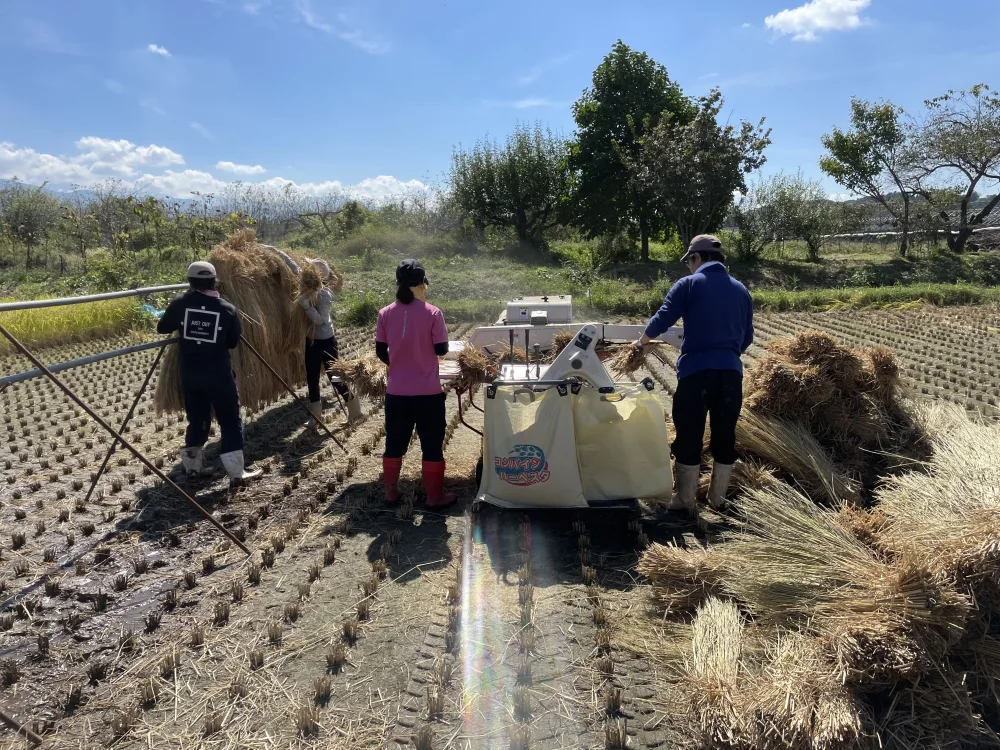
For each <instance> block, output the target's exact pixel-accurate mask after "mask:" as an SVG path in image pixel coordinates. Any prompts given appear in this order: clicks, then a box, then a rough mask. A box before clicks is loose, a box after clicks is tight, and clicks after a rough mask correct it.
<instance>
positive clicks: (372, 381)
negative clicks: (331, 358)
mask: <svg viewBox="0 0 1000 750" xmlns="http://www.w3.org/2000/svg"><path fill="white" fill-rule="evenodd" d="M330 372H332V373H333V374H334V375H336V376H338V377H339V378H341V379H342V380H343V381H344V382H345V383H347V385H348V387H349V388H350V389H351V393H353V394H354V395H355V396H361V397H364V398H367V399H369V400H370V401H381V400H383V399H385V389H386V381H387V379H388V376H389V371H388V369H387V368H386V366H385V364H384V363H383V362H382V360H380V359H379V358H378V357H377V356H375V354H374V353H371V354H366V355H365V356H363V357H361V358H360V359H351V360H343V359H340V360H337V361H336V362H334V363H333V365H331V367H330Z"/></svg>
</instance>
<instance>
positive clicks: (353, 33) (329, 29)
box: [295, 0, 391, 55]
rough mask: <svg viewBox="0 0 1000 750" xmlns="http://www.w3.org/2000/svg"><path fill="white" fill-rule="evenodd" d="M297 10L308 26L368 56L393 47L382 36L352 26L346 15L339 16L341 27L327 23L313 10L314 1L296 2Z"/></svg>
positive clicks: (299, 0) (300, 0) (297, 0)
mask: <svg viewBox="0 0 1000 750" xmlns="http://www.w3.org/2000/svg"><path fill="white" fill-rule="evenodd" d="M295 10H296V11H297V12H298V14H299V18H300V19H301V20H302V22H303V23H304V24H305V25H306V26H308V27H310V28H312V29H316V30H317V31H322V32H323V33H324V34H331V35H333V36H336V37H337V38H338V39H340V40H342V41H345V42H347V43H348V44H350V45H352V46H354V47H357V48H358V49H360V50H362V51H363V52H367V53H368V54H371V55H380V54H383V53H385V52H388V51H389V49H390V47H391V45H390V44H389V43H388V42H387V41H386V40H385V39H383V38H382V37H381V36H379V35H377V34H369V33H367V32H364V31H362V30H361V29H358V28H355V27H354V26H353V25H352V24H351V19H350V18H349V17H348V16H347V15H346V14H344V13H340V14H338V15H337V21H338V23H339V25H335V24H332V23H330V22H328V21H326V20H325V19H324V18H322V17H321V16H320V15H319V14H318V13H317V12H316V10H315V9H314V8H313V4H312V0H295Z"/></svg>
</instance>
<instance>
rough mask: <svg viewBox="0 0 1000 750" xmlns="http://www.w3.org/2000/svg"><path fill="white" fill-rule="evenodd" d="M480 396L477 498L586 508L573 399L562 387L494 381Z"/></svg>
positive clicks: (497, 502)
mask: <svg viewBox="0 0 1000 750" xmlns="http://www.w3.org/2000/svg"><path fill="white" fill-rule="evenodd" d="M492 391H493V389H489V390H488V392H487V397H486V398H485V399H484V406H483V408H484V411H485V419H484V424H485V427H486V429H485V434H484V436H483V464H484V465H483V480H482V484H481V486H480V488H479V499H480V500H485V501H486V502H490V503H493V504H494V505H500V506H514V505H516V506H519V507H522V506H536V507H544V508H567V507H568V508H578V507H585V506H586V505H587V501H586V499H585V497H584V494H583V486H582V484H581V482H580V467H579V464H578V463H577V455H576V450H575V448H574V446H575V444H576V438H575V436H574V430H573V401H574V400H575V399H576V398H577V396H575V395H573V394H572V393H570V392H569V391H568V390H567V389H566V388H550V389H548V390H545V391H542V392H539V393H533V392H532V391H530V390H529V389H526V388H524V387H520V386H509V385H508V386H497V387H496V389H495V394H494V395H492V397H491V396H490V393H491V392H492Z"/></svg>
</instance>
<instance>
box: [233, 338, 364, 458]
mask: <svg viewBox="0 0 1000 750" xmlns="http://www.w3.org/2000/svg"><path fill="white" fill-rule="evenodd" d="M240 341H242V342H243V344H244V345H245V346H246V348H247V349H249V350H250V351H251V352H253V354H254V356H255V357H257V359H259V360H260V362H261V364H262V365H264V367H266V368H267V370H268V372H270V373H271V374H272V375H273V376H274V378H275V380H277V381H278V382H279V383H281V385H282V386H283V387H284V389H285V390H286V391H288V393H289V394H291V396H292V398H293V399H295V403H297V404H298V405H299V406H301V407H302V408H303V409H304V410H305V412H306V414H308V415H309V417H310V419H312V420H314V421H315V422H316V423H317V424H318V425H319V426H320V427H322V428H323V431H324V432H325V433H326V434H327V435H329V436H330V437H331V438H333V442H335V443H336V444H337V447H338V448H340V450H342V451H344V453H347V452H348V451H347V448H345V447H344V444H343V443H341V442H340V441H339V440H337V436H336V435H334V434H333V432H332V431H331V430H330V428H329V427H327V426H326V424H325V423H324V422H323V420H322V419H320V418H319V417H317V416H316V415H315V414H313V413H312V412H311V411H309V405H308V404H307V403H306V402H305V401H303V400H302V399H301V398H300V397H299V394H297V393H296V392H295V389H294V388H292V386H290V385H288V383H286V382H285V380H284V378H282V377H281V376H280V375H279V374H278V371H277V370H275V369H274V368H273V367H271V365H270V363H269V362H268V361H267V360H266V359H264V355H263V354H261V353H260V352H259V351H257V350H256V349H255V348H254V346H253V344H251V343H250V342H249V341H247V339H246V336H244V335H243V334H242V333H241V334H240ZM334 390H336V389H334Z"/></svg>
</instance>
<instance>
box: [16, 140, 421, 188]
mask: <svg viewBox="0 0 1000 750" xmlns="http://www.w3.org/2000/svg"><path fill="white" fill-rule="evenodd" d="M76 147H77V151H78V153H76V154H74V155H72V156H56V155H54V154H45V153H40V152H38V151H35V150H34V149H31V148H26V147H18V146H15V145H14V144H13V143H8V142H0V179H11V178H14V177H17V178H18V179H19V180H22V181H23V182H25V183H27V184H29V185H41V184H42V183H43V182H45V183H48V184H49V185H50V186H51V187H52V188H53V189H66V188H69V187H71V186H73V185H80V186H88V185H93V184H94V183H97V182H100V181H102V180H106V179H121V180H127V181H129V182H134V183H135V184H136V185H137V186H138V188H139V189H140V190H141V191H145V192H150V193H155V194H159V195H169V196H170V197H172V198H180V199H183V198H188V197H190V196H191V195H192V193H193V192H194V191H198V192H201V193H206V192H207V193H219V192H221V191H222V190H224V189H225V187H226V186H227V185H228V184H230V181H228V180H224V179H220V178H218V177H216V176H215V175H213V174H212V173H210V172H205V171H203V170H198V169H180V170H177V169H170V167H177V166H183V165H184V158H183V157H182V156H181V155H180V154H178V153H176V152H175V151H172V150H171V149H169V148H166V147H163V146H157V145H149V146H137V145H135V144H134V143H132V142H131V141H126V140H117V141H116V140H111V139H108V138H98V137H96V136H87V137H85V138H81V139H80V140H78V141H77V142H76ZM157 168H159V169H157ZM164 168H165V169H164ZM215 169H216V170H218V171H228V172H230V173H232V174H236V175H239V176H253V175H260V174H264V173H265V172H266V171H267V170H265V169H264V168H263V167H261V166H259V165H253V166H248V165H242V164H235V163H234V162H224V161H220V162H218V163H217V164H216V165H215ZM161 170H162V171H161ZM245 184H254V185H260V186H261V187H263V188H265V189H272V190H275V191H278V190H283V189H284V188H285V186H286V185H289V184H291V185H292V186H293V188H295V189H296V190H298V191H300V192H301V193H304V194H305V195H325V194H328V193H331V192H340V193H344V194H346V195H350V196H353V197H356V198H360V199H366V200H372V201H383V200H386V199H389V198H398V197H403V196H407V195H412V194H414V193H426V192H428V191H429V190H430V186H429V185H426V184H424V183H423V182H421V181H420V180H400V179H399V178H397V177H392V176H389V175H380V176H378V177H369V178H367V179H364V180H361V181H360V182H358V183H356V184H353V185H345V184H344V183H342V182H340V181H338V180H328V181H324V182H304V183H295V182H294V181H293V180H288V179H285V178H283V177H272V178H270V179H267V180H263V181H260V182H255V183H253V182H251V183H245Z"/></svg>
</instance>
